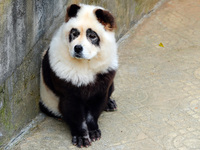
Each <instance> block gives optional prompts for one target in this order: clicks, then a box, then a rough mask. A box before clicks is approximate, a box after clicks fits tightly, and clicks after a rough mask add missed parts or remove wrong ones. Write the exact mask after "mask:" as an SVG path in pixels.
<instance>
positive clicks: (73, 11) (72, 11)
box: [65, 4, 81, 22]
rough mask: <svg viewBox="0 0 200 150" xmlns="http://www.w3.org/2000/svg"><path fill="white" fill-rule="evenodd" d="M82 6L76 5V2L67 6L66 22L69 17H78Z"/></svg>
mask: <svg viewBox="0 0 200 150" xmlns="http://www.w3.org/2000/svg"><path fill="white" fill-rule="evenodd" d="M80 8H81V7H80V6H79V5H76V4H72V5H70V6H69V7H67V14H66V17H65V22H68V21H69V19H70V18H72V17H76V15H77V13H78V11H79V9H80Z"/></svg>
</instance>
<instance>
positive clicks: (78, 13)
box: [63, 4, 116, 60]
mask: <svg viewBox="0 0 200 150" xmlns="http://www.w3.org/2000/svg"><path fill="white" fill-rule="evenodd" d="M65 22H66V23H65V25H64V31H63V33H64V36H65V40H66V41H65V42H66V45H67V46H68V51H69V54H70V56H71V57H72V58H75V59H86V60H90V59H93V58H94V57H96V56H97V55H98V54H99V53H101V51H103V49H105V47H106V46H108V45H109V44H107V42H109V40H110V39H109V38H110V37H111V38H113V35H114V34H113V33H114V29H115V28H116V24H115V20H114V17H113V16H112V15H111V13H110V12H109V11H107V10H105V9H103V8H101V7H97V6H90V5H83V4H80V5H76V4H72V5H71V6H69V7H68V8H67V14H66V18H65ZM107 48H109V47H107Z"/></svg>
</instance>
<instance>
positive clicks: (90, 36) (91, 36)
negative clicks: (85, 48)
mask: <svg viewBox="0 0 200 150" xmlns="http://www.w3.org/2000/svg"><path fill="white" fill-rule="evenodd" d="M89 38H90V39H93V40H94V39H95V38H97V36H96V35H95V34H90V35H89Z"/></svg>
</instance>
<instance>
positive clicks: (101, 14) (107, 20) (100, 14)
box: [95, 9, 116, 31]
mask: <svg viewBox="0 0 200 150" xmlns="http://www.w3.org/2000/svg"><path fill="white" fill-rule="evenodd" d="M95 14H96V17H97V19H98V21H99V22H100V23H101V24H102V25H104V26H105V30H110V31H112V30H113V29H115V28H116V23H115V19H114V17H113V16H112V15H111V13H110V12H108V11H106V10H102V9H97V10H96V11H95Z"/></svg>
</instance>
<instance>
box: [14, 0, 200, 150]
mask: <svg viewBox="0 0 200 150" xmlns="http://www.w3.org/2000/svg"><path fill="white" fill-rule="evenodd" d="M199 39H200V1H199V0H190V1H189V0H171V1H168V2H167V3H165V4H164V5H163V6H161V7H160V8H159V9H158V10H157V11H156V12H154V13H153V14H152V15H151V16H150V17H148V18H146V19H145V20H144V21H143V23H142V24H140V25H139V26H138V27H137V29H135V28H133V29H132V30H130V31H129V32H128V33H127V35H126V38H125V40H121V41H120V43H119V58H120V67H119V71H118V73H117V76H116V79H115V85H116V90H115V92H114V94H113V98H114V99H116V101H117V103H118V111H116V112H110V113H107V112H104V113H103V114H102V115H101V117H100V119H99V125H100V129H101V130H102V138H101V140H100V141H97V142H94V143H92V146H91V147H89V148H88V150H90V149H95V150H102V149H106V150H122V149H124V150H133V149H134V150H193V149H200V125H199V124H200V42H199ZM160 43H162V44H163V46H164V47H162V45H160ZM159 45H160V46H159ZM12 149H14V150H39V149H42V150H43V149H46V150H47V149H48V150H54V149H58V150H64V149H70V150H74V149H78V148H76V147H74V146H73V145H72V144H71V136H70V133H69V129H68V127H67V126H66V125H65V124H64V123H63V122H62V121H57V120H55V119H52V118H48V117H46V118H45V119H44V121H43V122H41V123H40V124H39V125H38V126H36V127H35V128H34V129H33V130H32V131H31V132H30V133H29V134H28V135H27V136H25V137H24V138H23V140H21V142H20V143H19V144H18V145H16V146H15V147H13V148H12Z"/></svg>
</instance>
